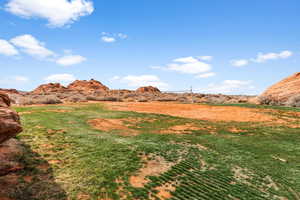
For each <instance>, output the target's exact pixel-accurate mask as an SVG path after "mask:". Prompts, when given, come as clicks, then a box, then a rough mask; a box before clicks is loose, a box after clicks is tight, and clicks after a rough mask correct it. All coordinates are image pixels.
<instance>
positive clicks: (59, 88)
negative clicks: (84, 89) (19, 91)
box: [31, 83, 69, 94]
mask: <svg viewBox="0 0 300 200" xmlns="http://www.w3.org/2000/svg"><path fill="white" fill-rule="evenodd" d="M67 91H69V90H68V88H66V87H64V86H63V85H61V84H59V83H48V84H43V85H40V86H39V87H37V88H36V89H35V90H33V91H32V92H31V93H32V94H49V93H64V92H67Z"/></svg>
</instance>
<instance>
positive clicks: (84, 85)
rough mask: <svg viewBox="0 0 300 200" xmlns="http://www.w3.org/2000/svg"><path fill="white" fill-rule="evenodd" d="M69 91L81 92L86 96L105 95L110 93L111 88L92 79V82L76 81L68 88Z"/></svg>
mask: <svg viewBox="0 0 300 200" xmlns="http://www.w3.org/2000/svg"><path fill="white" fill-rule="evenodd" d="M68 89H70V90H73V91H79V92H82V93H85V94H92V93H97V92H99V93H103V92H107V91H109V88H108V87H106V86H105V85H103V84H102V83H101V82H99V81H96V80H94V79H91V80H90V81H86V80H83V81H80V80H76V81H74V82H73V83H71V84H70V85H69V86H68Z"/></svg>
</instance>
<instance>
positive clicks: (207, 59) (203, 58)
mask: <svg viewBox="0 0 300 200" xmlns="http://www.w3.org/2000/svg"><path fill="white" fill-rule="evenodd" d="M197 58H199V59H200V60H203V61H211V60H212V59H213V56H198V57H197Z"/></svg>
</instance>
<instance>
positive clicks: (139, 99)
mask: <svg viewBox="0 0 300 200" xmlns="http://www.w3.org/2000/svg"><path fill="white" fill-rule="evenodd" d="M137 102H148V99H147V98H138V99H137Z"/></svg>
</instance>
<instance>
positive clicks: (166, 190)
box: [150, 183, 176, 199]
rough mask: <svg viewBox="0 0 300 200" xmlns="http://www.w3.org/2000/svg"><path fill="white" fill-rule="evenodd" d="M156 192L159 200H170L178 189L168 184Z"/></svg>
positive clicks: (158, 188)
mask: <svg viewBox="0 0 300 200" xmlns="http://www.w3.org/2000/svg"><path fill="white" fill-rule="evenodd" d="M155 190H157V191H158V193H157V194H156V197H158V198H159V199H169V198H171V197H172V195H171V192H174V191H175V190H176V187H175V186H173V185H172V183H166V184H164V185H162V186H159V187H156V188H155ZM150 199H151V198H150Z"/></svg>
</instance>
